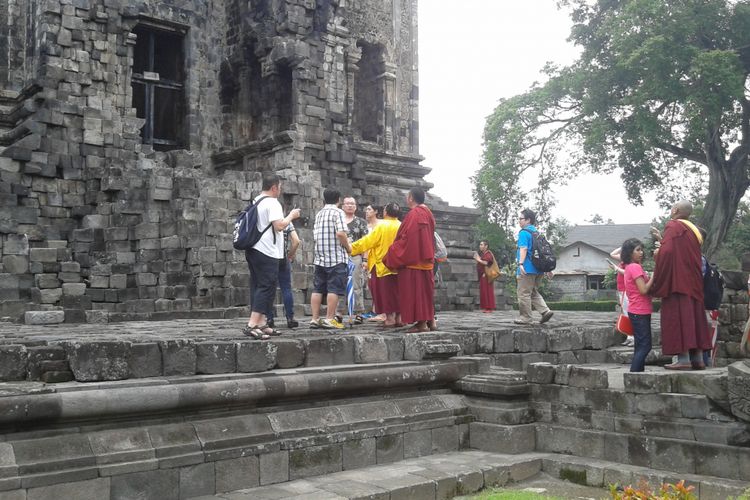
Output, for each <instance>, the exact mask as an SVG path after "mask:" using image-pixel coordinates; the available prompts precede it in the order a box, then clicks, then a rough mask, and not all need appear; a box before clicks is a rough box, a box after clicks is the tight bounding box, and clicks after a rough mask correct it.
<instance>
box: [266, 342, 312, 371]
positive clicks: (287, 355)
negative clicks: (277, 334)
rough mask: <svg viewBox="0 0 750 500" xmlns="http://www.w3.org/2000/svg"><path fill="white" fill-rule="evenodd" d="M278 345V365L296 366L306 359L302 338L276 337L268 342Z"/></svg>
mask: <svg viewBox="0 0 750 500" xmlns="http://www.w3.org/2000/svg"><path fill="white" fill-rule="evenodd" d="M268 343H269V344H273V345H275V346H276V366H277V367H279V368H296V367H298V366H302V363H304V361H305V348H304V346H303V344H302V341H301V340H296V339H275V340H271V341H269V342H268Z"/></svg>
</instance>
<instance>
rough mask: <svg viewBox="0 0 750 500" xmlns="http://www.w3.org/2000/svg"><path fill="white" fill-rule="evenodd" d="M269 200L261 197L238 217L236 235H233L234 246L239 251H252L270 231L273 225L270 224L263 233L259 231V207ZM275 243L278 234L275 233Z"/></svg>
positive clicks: (235, 226) (235, 227)
mask: <svg viewBox="0 0 750 500" xmlns="http://www.w3.org/2000/svg"><path fill="white" fill-rule="evenodd" d="M266 198H268V196H261V197H260V198H258V201H256V202H255V203H253V202H252V201H251V202H250V204H249V205H248V206H247V208H245V210H243V211H242V212H240V213H239V215H237V219H236V220H235V221H234V234H233V235H232V245H233V246H234V248H236V249H237V250H250V249H251V248H253V246H254V245H255V244H256V243H258V241H259V240H260V237H261V236H263V233H265V232H266V231H268V228H269V227H271V226H272V225H273V223H269V224H268V225H267V226H266V227H265V228H264V229H263V231H259V230H258V205H260V202H261V201H263V200H265V199H266ZM273 242H274V243H276V232H275V231H274V233H273Z"/></svg>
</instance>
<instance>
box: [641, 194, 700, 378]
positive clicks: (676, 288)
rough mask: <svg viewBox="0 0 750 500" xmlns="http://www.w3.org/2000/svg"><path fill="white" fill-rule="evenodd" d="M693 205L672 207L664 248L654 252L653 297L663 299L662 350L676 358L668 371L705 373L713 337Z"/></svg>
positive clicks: (682, 204) (665, 228) (662, 242)
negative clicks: (705, 304) (689, 218)
mask: <svg viewBox="0 0 750 500" xmlns="http://www.w3.org/2000/svg"><path fill="white" fill-rule="evenodd" d="M692 212H693V206H692V204H691V203H690V202H689V201H687V200H680V201H678V202H677V203H675V204H674V205H673V206H672V210H671V211H670V221H669V222H667V224H666V226H665V227H664V236H663V237H662V241H661V246H660V247H659V248H658V249H657V250H656V252H654V258H655V260H656V266H655V269H654V278H653V280H654V282H653V285H652V286H651V290H650V294H651V295H653V296H654V297H661V299H662V300H661V349H662V352H663V353H664V354H667V355H675V354H676V355H677V356H678V357H677V362H676V363H672V364H669V365H665V366H664V368H666V369H669V370H703V369H705V368H706V365H705V364H704V362H703V350H705V349H711V336H710V333H709V329H708V322H707V321H706V312H705V310H704V306H703V270H702V264H701V244H702V243H703V237H702V236H701V233H700V231H699V230H698V228H697V227H696V226H695V225H694V224H692V223H691V222H690V221H689V220H688V217H690V214H691V213H692Z"/></svg>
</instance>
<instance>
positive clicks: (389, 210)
mask: <svg viewBox="0 0 750 500" xmlns="http://www.w3.org/2000/svg"><path fill="white" fill-rule="evenodd" d="M383 212H384V213H385V215H387V216H388V217H395V218H397V219H398V218H399V217H401V207H400V206H398V203H389V204H387V205H386V206H385V208H384V209H383Z"/></svg>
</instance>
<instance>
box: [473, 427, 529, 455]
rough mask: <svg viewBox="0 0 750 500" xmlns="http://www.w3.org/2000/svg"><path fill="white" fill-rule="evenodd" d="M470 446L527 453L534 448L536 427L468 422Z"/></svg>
mask: <svg viewBox="0 0 750 500" xmlns="http://www.w3.org/2000/svg"><path fill="white" fill-rule="evenodd" d="M469 435H470V444H469V446H471V447H472V448H475V449H477V450H482V451H490V452H493V453H510V454H518V453H528V452H531V451H534V449H535V448H536V428H535V426H534V425H533V424H524V425H498V424H487V423H483V422H471V423H470V424H469Z"/></svg>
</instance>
